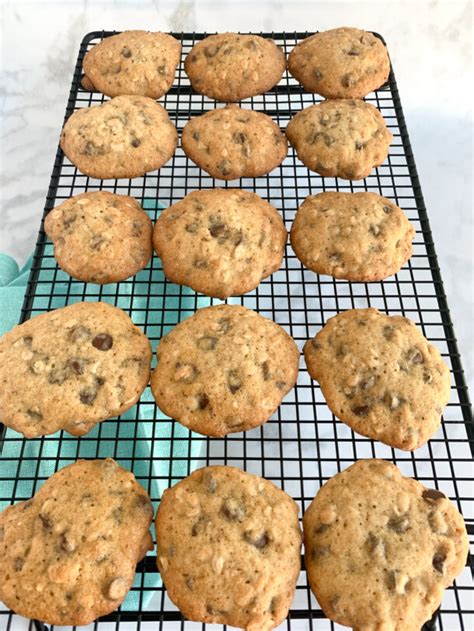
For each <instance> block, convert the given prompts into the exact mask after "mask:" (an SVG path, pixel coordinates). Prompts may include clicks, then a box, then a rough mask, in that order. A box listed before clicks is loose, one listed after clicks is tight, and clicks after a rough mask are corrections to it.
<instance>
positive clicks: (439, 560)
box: [433, 550, 446, 574]
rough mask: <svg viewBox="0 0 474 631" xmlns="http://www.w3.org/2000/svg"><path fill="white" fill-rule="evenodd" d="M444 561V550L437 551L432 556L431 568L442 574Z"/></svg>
mask: <svg viewBox="0 0 474 631" xmlns="http://www.w3.org/2000/svg"><path fill="white" fill-rule="evenodd" d="M445 561H446V552H445V551H444V550H438V552H436V553H435V555H434V556H433V567H434V569H435V570H436V571H437V572H439V573H440V574H443V571H444V562H445Z"/></svg>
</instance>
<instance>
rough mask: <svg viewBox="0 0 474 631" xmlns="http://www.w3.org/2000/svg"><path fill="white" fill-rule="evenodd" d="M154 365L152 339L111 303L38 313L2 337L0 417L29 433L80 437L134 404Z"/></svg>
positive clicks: (85, 304) (0, 347)
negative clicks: (64, 433) (68, 434)
mask: <svg viewBox="0 0 474 631" xmlns="http://www.w3.org/2000/svg"><path fill="white" fill-rule="evenodd" d="M150 363H151V347H150V342H149V341H148V339H147V338H146V336H145V335H144V334H143V333H142V332H141V330H140V329H139V328H138V327H136V326H135V325H134V324H133V322H132V321H131V319H130V318H129V317H128V315H127V314H126V313H125V312H123V311H122V310H121V309H118V308H117V307H113V306H112V305H109V304H107V303H105V302H78V303H76V304H73V305H69V306H68V307H63V308H61V309H56V310H55V311H51V312H49V313H43V314H42V315H38V316H35V317H34V318H31V320H28V321H27V322H25V323H23V324H20V325H18V326H16V327H14V328H13V329H12V330H11V331H10V332H9V333H6V334H5V335H3V336H2V337H1V338H0V383H1V388H0V421H1V422H2V423H3V424H4V425H6V426H7V427H11V428H12V429H14V430H16V431H17V432H20V433H21V434H23V436H25V437H26V438H35V437H37V436H45V435H48V434H54V433H55V432H57V431H58V430H60V429H64V430H66V431H67V432H69V433H70V434H73V435H74V436H82V435H83V434H86V433H87V432H89V431H90V430H91V429H92V428H93V427H94V425H96V424H97V423H100V422H101V421H104V420H105V419H108V418H110V417H112V416H117V415H119V414H122V412H125V410H128V409H129V408H131V407H132V405H135V403H136V402H137V401H138V399H139V398H140V395H141V393H142V392H143V390H144V388H145V386H146V385H147V383H148V379H149V376H150Z"/></svg>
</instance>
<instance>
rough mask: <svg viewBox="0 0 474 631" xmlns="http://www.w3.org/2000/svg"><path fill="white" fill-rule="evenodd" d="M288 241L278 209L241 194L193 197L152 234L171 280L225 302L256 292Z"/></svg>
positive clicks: (232, 191) (176, 206)
mask: <svg viewBox="0 0 474 631" xmlns="http://www.w3.org/2000/svg"><path fill="white" fill-rule="evenodd" d="M286 239H287V232H286V229H285V225H284V223H283V220H282V218H281V217H280V215H279V214H278V212H277V211H276V210H275V208H273V206H271V205H270V204H268V203H267V202H265V201H263V199H261V198H260V197H259V196H258V195H256V194H255V193H250V192H247V191H242V190H239V189H213V190H205V191H194V192H193V193H190V194H189V195H187V196H186V197H185V198H184V199H183V200H182V201H180V202H178V203H177V204H174V205H173V206H171V207H170V208H167V209H166V210H165V211H164V212H162V213H161V215H160V217H159V219H158V221H157V222H156V224H155V230H154V233H153V243H154V246H155V250H156V253H157V254H158V256H159V257H161V260H162V262H163V270H164V273H165V275H166V277H167V278H168V279H169V280H171V281H172V282H173V283H178V284H179V285H187V286H189V287H192V288H193V289H194V290H195V291H199V292H201V293H203V294H206V295H207V296H215V297H217V298H222V299H224V298H227V297H228V296H238V295H240V294H245V293H247V292H248V291H252V289H255V287H257V285H258V284H259V283H260V281H261V280H262V279H263V278H266V277H267V276H269V275H270V274H273V272H275V271H276V270H277V269H278V268H279V267H280V265H281V261H282V259H283V254H284V251H285V243H286Z"/></svg>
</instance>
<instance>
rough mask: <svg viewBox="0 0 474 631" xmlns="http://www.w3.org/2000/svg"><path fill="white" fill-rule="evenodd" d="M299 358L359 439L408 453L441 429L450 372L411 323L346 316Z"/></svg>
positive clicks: (372, 312)
mask: <svg viewBox="0 0 474 631" xmlns="http://www.w3.org/2000/svg"><path fill="white" fill-rule="evenodd" d="M304 357H305V360H306V366H307V368H308V372H309V374H310V375H311V377H312V378H313V379H315V380H316V381H318V382H319V384H320V386H321V391H322V393H323V395H324V398H325V399H326V402H327V404H328V406H329V408H330V410H331V411H332V412H333V413H334V414H335V415H336V416H337V417H338V418H340V419H341V421H343V422H344V423H346V425H349V427H351V428H352V429H353V430H354V431H355V432H357V433H358V434H362V435H363V436H368V437H369V438H373V439H374V440H380V441H381V442H382V443H385V444H387V445H391V446H392V447H396V448H398V449H405V450H409V451H411V450H414V449H417V448H418V447H421V445H424V444H425V443H426V441H427V440H428V439H429V438H430V437H431V436H432V435H433V434H434V433H435V432H436V430H437V429H438V427H439V426H440V423H441V414H442V412H443V408H444V407H445V406H446V404H447V403H448V401H449V397H450V374H449V368H448V366H447V365H446V364H445V363H444V361H443V359H442V357H441V355H440V353H439V351H438V349H437V348H436V347H435V346H433V345H432V344H430V343H429V342H428V340H427V339H426V338H425V337H424V336H423V334H422V333H421V332H420V331H419V330H418V328H417V327H416V326H415V324H414V323H413V322H412V321H411V320H408V318H404V317H402V316H388V315H385V314H383V313H380V311H377V309H350V310H349V311H344V312H343V313H339V314H338V315H336V316H334V317H333V318H330V319H329V320H328V321H327V322H326V324H325V326H324V327H323V328H322V329H321V330H320V331H319V332H318V333H317V335H316V336H315V337H314V339H312V340H308V341H307V342H306V344H305V346H304Z"/></svg>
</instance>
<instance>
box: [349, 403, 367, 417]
mask: <svg viewBox="0 0 474 631" xmlns="http://www.w3.org/2000/svg"><path fill="white" fill-rule="evenodd" d="M351 409H352V412H353V413H354V414H356V415H357V416H367V414H368V413H369V411H370V406H368V405H356V406H354V407H353V408H351Z"/></svg>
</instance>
